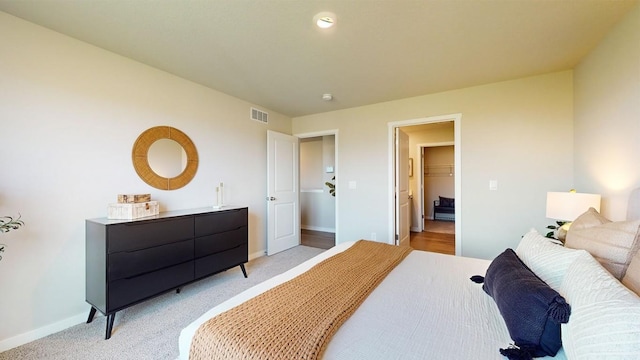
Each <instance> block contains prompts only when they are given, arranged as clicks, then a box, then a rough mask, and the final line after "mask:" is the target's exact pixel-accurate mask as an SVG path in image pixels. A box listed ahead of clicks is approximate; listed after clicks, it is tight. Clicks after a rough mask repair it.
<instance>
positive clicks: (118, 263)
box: [108, 239, 193, 281]
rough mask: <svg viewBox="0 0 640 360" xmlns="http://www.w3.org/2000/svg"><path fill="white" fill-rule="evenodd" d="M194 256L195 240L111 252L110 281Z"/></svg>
mask: <svg viewBox="0 0 640 360" xmlns="http://www.w3.org/2000/svg"><path fill="white" fill-rule="evenodd" d="M192 258H193V240H191V239H189V240H185V241H180V242H176V243H171V244H166V245H161V246H155V247H152V248H147V249H142V250H134V251H121V252H117V253H113V254H109V260H108V261H109V265H108V269H109V279H108V280H109V281H114V280H118V279H122V278H129V277H133V276H137V275H140V274H144V273H146V272H149V271H154V270H157V269H162V268H166V267H169V266H172V265H176V264H180V263H183V262H185V261H188V260H191V259H192Z"/></svg>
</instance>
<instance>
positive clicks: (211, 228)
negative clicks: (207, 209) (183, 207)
mask: <svg viewBox="0 0 640 360" xmlns="http://www.w3.org/2000/svg"><path fill="white" fill-rule="evenodd" d="M247 216H248V209H247V208H243V209H234V210H227V211H220V212H215V213H210V214H206V215H198V216H196V217H195V236H196V237H198V236H204V235H211V234H216V233H221V232H225V231H229V230H235V229H237V228H240V227H242V226H247V225H248V224H247V222H248V220H247V219H248V218H247Z"/></svg>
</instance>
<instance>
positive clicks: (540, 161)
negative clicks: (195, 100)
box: [293, 71, 573, 259]
mask: <svg viewBox="0 0 640 360" xmlns="http://www.w3.org/2000/svg"><path fill="white" fill-rule="evenodd" d="M572 82H573V77H572V72H571V71H564V72H558V73H553V74H547V75H542V76H535V77H529V78H524V79H517V80H511V81H505V82H500V83H494V84H489V85H483V86H477V87H471V88H466V89H460V90H454V91H448V92H443V93H439V94H433V95H425V96H420V97H414V98H409V99H403V100H398V101H391V102H385V103H380V104H375V105H370V106H363V107H358V108H352V109H346V110H341V111H334V112H328V113H323V114H315V115H310V116H304V117H297V118H294V119H293V132H294V134H297V133H307V132H314V131H323V130H327V129H339V131H340V138H339V140H338V144H337V146H338V147H339V148H340V153H339V154H338V159H337V161H338V162H339V163H340V177H339V178H338V186H337V188H338V189H339V193H338V196H339V197H340V201H339V205H338V211H337V212H338V214H339V215H338V221H337V224H338V226H337V227H338V228H337V234H336V238H337V239H336V241H337V242H344V241H350V240H356V239H362V238H364V239H368V238H370V234H371V233H374V232H375V233H376V234H377V240H378V241H385V242H387V241H390V239H388V238H387V234H388V233H389V230H390V228H391V219H392V211H393V209H390V208H388V206H387V204H388V202H389V199H390V198H391V197H392V194H390V190H389V189H390V184H389V168H390V166H389V154H388V149H389V144H388V131H389V128H388V125H387V124H388V123H389V122H395V121H402V120H409V119H418V118H425V117H428V116H438V115H445V114H454V113H461V114H462V120H461V121H460V123H461V144H459V145H460V146H461V152H462V161H461V162H462V163H461V164H457V166H456V171H461V176H462V184H461V186H462V188H461V189H462V190H461V192H462V194H461V198H460V199H457V200H456V201H457V203H460V202H459V201H460V200H461V203H462V205H461V216H462V221H461V227H462V229H461V233H460V234H458V241H460V242H461V246H462V255H465V256H472V257H480V258H487V259H489V258H493V257H495V256H496V255H497V254H498V253H499V252H501V251H503V250H504V249H505V248H506V247H510V246H511V247H513V246H516V245H517V244H518V241H519V240H520V237H521V235H522V234H524V233H525V232H526V231H527V230H529V229H530V228H531V227H535V228H537V229H538V230H539V231H542V230H544V227H545V226H546V225H548V224H549V223H550V221H549V220H548V219H546V218H545V201H546V193H547V191H549V189H558V188H566V187H567V186H570V185H571V184H572V180H573V141H572V138H571V137H570V136H567V134H571V133H572V132H573V91H572ZM336 98H339V94H336ZM489 180H497V181H498V190H497V191H490V190H489ZM350 182H352V183H351V184H352V185H355V188H350V187H349V186H348V185H349V183H350Z"/></svg>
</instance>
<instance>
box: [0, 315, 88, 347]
mask: <svg viewBox="0 0 640 360" xmlns="http://www.w3.org/2000/svg"><path fill="white" fill-rule="evenodd" d="M88 315H89V309H87V312H85V313H83V314H78V315H75V316H72V317H69V318H66V319H64V320H61V321H58V322H55V323H53V324H49V325H47V326H43V327H40V328H37V329H34V330H31V331H27V332H26V333H22V334H19V335H16V336H12V337H10V338H7V339H4V340H2V341H0V352H3V351H7V350H9V349H13V348H15V347H18V346H20V345H24V344H27V343H30V342H32V341H36V340H38V339H41V338H43V337H45V336H49V335H51V334H55V333H57V332H59V331H62V330H65V329H68V328H70V327H72V326H76V325H78V324H81V323H84V322H86V321H87V316H88ZM96 315H97V314H96Z"/></svg>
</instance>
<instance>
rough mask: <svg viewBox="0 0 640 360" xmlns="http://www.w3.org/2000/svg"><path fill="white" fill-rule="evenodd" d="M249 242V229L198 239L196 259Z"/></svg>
mask: <svg viewBox="0 0 640 360" xmlns="http://www.w3.org/2000/svg"><path fill="white" fill-rule="evenodd" d="M246 242H247V227H246V226H243V227H241V228H239V229H235V230H231V231H227V232H223V233H218V234H214V235H209V236H202V237H199V238H196V242H195V256H196V258H199V257H203V256H206V255H211V254H215V253H219V252H221V251H225V250H229V249H233V248H235V247H238V246H240V245H242V244H245V243H246Z"/></svg>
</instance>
